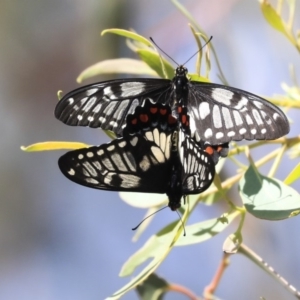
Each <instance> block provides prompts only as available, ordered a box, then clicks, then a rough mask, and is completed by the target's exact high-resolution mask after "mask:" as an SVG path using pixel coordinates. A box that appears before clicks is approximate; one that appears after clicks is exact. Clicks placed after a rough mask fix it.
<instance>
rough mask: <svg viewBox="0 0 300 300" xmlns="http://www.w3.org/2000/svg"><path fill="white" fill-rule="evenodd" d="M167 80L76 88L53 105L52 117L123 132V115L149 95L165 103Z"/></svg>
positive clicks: (78, 124) (124, 80)
mask: <svg viewBox="0 0 300 300" xmlns="http://www.w3.org/2000/svg"><path fill="white" fill-rule="evenodd" d="M170 88H171V86H170V81H169V80H164V79H119V80H109V81H104V82H100V83H95V84H91V85H88V86H84V87H81V88H78V89H76V90H74V91H71V92H70V93H68V94H66V95H65V96H64V97H63V98H62V99H61V100H60V101H59V103H58V104H57V106H56V108H55V116H56V118H57V119H59V120H60V121H62V122H63V123H65V124H67V125H71V126H89V127H92V128H98V127H99V128H102V129H104V130H111V131H113V132H114V133H116V134H117V135H121V134H122V130H123V127H124V125H125V123H126V117H127V115H129V114H133V113H134V111H135V108H136V107H137V106H140V105H142V104H143V102H144V100H145V99H146V98H148V97H149V95H151V97H150V98H153V99H155V102H161V103H168V102H169V101H170V99H171V97H170V95H169V94H170V91H172V90H170Z"/></svg>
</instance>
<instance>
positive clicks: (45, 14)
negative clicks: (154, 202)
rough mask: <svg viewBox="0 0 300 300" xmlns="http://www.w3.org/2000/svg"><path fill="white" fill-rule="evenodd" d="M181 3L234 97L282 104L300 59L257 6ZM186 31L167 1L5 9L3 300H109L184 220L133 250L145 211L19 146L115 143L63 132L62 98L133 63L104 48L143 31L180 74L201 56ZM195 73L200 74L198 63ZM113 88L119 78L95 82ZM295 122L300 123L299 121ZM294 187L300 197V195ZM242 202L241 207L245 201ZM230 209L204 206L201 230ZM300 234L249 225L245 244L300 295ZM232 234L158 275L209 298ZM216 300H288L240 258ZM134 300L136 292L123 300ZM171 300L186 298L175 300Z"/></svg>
mask: <svg viewBox="0 0 300 300" xmlns="http://www.w3.org/2000/svg"><path fill="white" fill-rule="evenodd" d="M182 3H183V4H184V5H185V6H186V7H187V8H188V10H189V11H190V12H192V14H193V16H194V17H195V19H196V21H197V22H198V23H199V25H200V26H201V27H202V28H203V29H204V30H205V31H206V33H207V34H208V35H212V36H213V37H214V38H213V41H212V42H213V44H214V46H215V48H216V50H217V54H218V57H219V59H220V62H221V65H222V67H223V71H224V73H225V75H226V78H227V80H228V81H229V83H230V84H231V85H232V86H235V87H238V88H241V89H245V90H247V91H250V92H252V93H256V94H259V95H272V94H273V93H282V90H281V88H280V83H281V82H282V81H285V82H287V83H289V84H290V83H291V81H290V77H289V73H288V64H289V63H290V62H294V63H296V69H297V68H298V70H299V67H300V65H299V56H298V55H297V53H296V51H295V50H294V48H293V47H292V46H291V45H290V44H289V43H288V41H287V40H286V39H285V38H284V37H283V36H282V35H280V34H279V33H277V32H275V31H274V30H272V29H271V28H270V27H269V26H268V25H267V24H266V22H265V21H264V19H263V17H262V14H261V12H260V9H259V3H258V2H257V1H251V0H241V1H238V0H227V1H219V0H189V1H188V0H187V1H182ZM298 10H299V8H298ZM296 15H297V14H296ZM298 15H299V14H298ZM187 24H188V21H187V20H186V19H185V18H184V17H183V16H182V14H181V13H180V12H179V11H178V10H177V9H176V8H175V7H174V6H173V5H172V3H171V2H169V1H167V0H152V1H139V0H128V1H117V0H110V1H93V0H86V1H80V0H77V1H70V0H61V1H58V0H52V1H46V0H40V1H37V0H27V1H20V0H15V1H6V0H2V2H1V10H0V43H1V44H0V46H1V51H0V78H1V80H0V101H1V109H0V122H1V128H2V129H3V135H2V138H1V150H0V151H1V152H0V154H1V155H0V164H1V168H0V172H1V173H0V176H1V178H0V187H1V199H0V299H22V300H27V299H31V300H33V299H39V300H40V299H43V300H54V299H55V300H58V299H72V300H79V299H104V298H105V297H107V296H109V295H110V294H112V293H113V292H114V291H115V290H117V289H119V288H120V287H121V286H123V285H124V284H126V283H127V282H128V281H129V279H128V278H119V277H118V273H119V270H120V268H121V266H122V264H123V263H124V262H125V260H126V259H127V258H128V257H129V256H130V255H131V254H132V253H133V252H135V251H136V250H137V249H139V248H140V247H141V246H142V245H143V243H144V242H145V241H146V240H147V238H148V237H149V236H150V235H151V234H153V233H155V232H157V231H158V230H159V229H160V228H162V227H163V226H165V225H167V224H168V223H169V222H171V221H173V220H176V219H177V215H176V214H173V213H171V212H170V211H167V210H166V211H163V212H161V213H159V214H158V215H157V216H156V217H155V219H154V222H153V223H152V224H151V226H150V227H149V228H148V229H147V231H146V232H145V234H144V235H143V236H142V238H141V239H140V241H138V242H137V243H132V242H131V238H132V235H133V233H132V231H131V228H132V227H134V226H135V225H136V224H137V223H139V222H140V221H141V219H142V218H143V216H144V214H145V211H143V210H139V209H135V208H132V207H129V206H128V205H126V204H125V203H124V202H122V201H121V200H119V197H118V194H117V193H113V192H103V191H96V190H92V189H88V188H85V187H82V186H79V185H76V184H74V183H72V182H70V181H68V180H67V179H66V178H65V177H63V175H62V174H61V173H60V171H59V169H58V167H57V160H58V157H59V156H60V155H61V154H62V153H63V152H44V153H24V152H22V151H21V150H20V146H21V145H28V144H31V143H35V142H38V141H46V140H68V141H82V142H85V143H89V144H101V143H103V142H105V141H107V140H108V139H107V137H106V136H105V135H104V134H103V133H102V132H101V131H100V130H96V129H95V130H92V129H87V128H74V127H73V128H72V127H68V126H66V125H64V124H62V123H60V122H59V121H57V120H56V119H55V118H54V116H53V111H54V107H55V105H56V103H57V96H56V93H57V91H58V90H60V89H62V90H63V91H64V92H68V91H70V90H71V89H74V88H76V87H77V86H78V85H77V83H76V81H75V79H76V77H77V76H78V75H79V73H80V72H81V71H82V70H83V69H84V68H86V67H87V66H90V65H92V64H94V63H96V62H98V61H100V60H103V59H108V58H116V57H120V56H126V57H129V56H130V57H134V56H133V55H132V53H131V52H130V51H129V50H128V49H127V48H126V45H125V40H124V39H123V38H121V37H117V36H113V35H106V36H104V37H100V32H101V31H102V30H103V29H106V28H113V27H119V28H124V29H129V28H134V29H135V30H136V31H137V32H138V33H140V34H142V35H144V36H146V37H149V36H152V37H153V38H154V39H155V41H156V42H157V43H158V44H159V46H160V47H161V48H162V49H164V50H165V51H166V52H167V53H168V54H169V55H171V57H173V58H174V59H175V60H176V61H178V62H179V63H182V62H184V61H186V60H187V59H188V58H189V57H190V56H191V55H192V54H193V53H194V52H195V50H196V49H197V48H196V44H195V42H194V40H193V36H192V34H191V32H190V30H189V27H188V25H187ZM298 25H299V20H298ZM298 28H299V26H298ZM187 67H188V68H189V69H190V71H194V61H193V60H192V61H191V62H189V63H188V65H187ZM212 67H213V72H212V79H213V80H214V81H217V76H216V67H215V63H214V61H212ZM109 78H113V77H112V76H107V77H98V78H95V80H94V81H96V80H97V81H99V80H104V79H109ZM89 82H92V81H89ZM86 83H87V82H86ZM289 116H290V117H292V118H294V119H297V115H296V113H295V112H292V113H290V114H289ZM297 122H298V124H297ZM297 122H296V123H295V124H293V126H292V134H293V135H295V134H298V133H299V131H298V129H297V128H299V121H298V120H297ZM297 126H298V127H297ZM293 164H295V161H287V162H286V170H284V169H283V170H280V172H278V177H279V178H280V179H283V178H284V177H285V175H286V174H287V172H288V171H289V170H291V168H292V166H293ZM235 170H236V166H235V165H233V164H232V163H228V164H227V165H226V171H227V172H228V173H234V172H235ZM294 187H295V188H296V189H297V190H299V184H298V186H296V185H295V186H294ZM233 197H234V200H235V202H237V201H239V198H238V195H233ZM141 201H143V199H141ZM225 209H226V206H225V203H220V204H219V205H217V206H216V207H204V206H203V205H201V206H199V208H198V210H197V211H195V212H194V214H193V218H192V221H198V222H199V221H200V220H206V219H209V218H211V217H217V216H219V215H221V214H222V212H223V211H224V210H225ZM299 222H300V219H299V217H297V218H293V219H290V220H286V221H282V222H267V221H262V220H257V219H254V218H253V217H251V216H248V217H247V219H246V224H245V228H244V231H243V234H244V241H245V242H246V244H248V245H249V246H250V247H252V248H253V249H254V250H255V251H257V252H258V253H259V254H260V255H261V256H262V257H263V258H264V259H265V260H266V261H267V262H269V263H270V264H271V265H273V266H274V267H275V269H276V270H277V271H278V272H279V273H281V274H282V275H283V276H285V277H286V279H287V280H289V281H290V282H291V283H292V284H294V285H296V286H297V285H298V288H300V285H299V284H300V283H299V274H300V259H299V253H300V242H299V240H300V239H299V238H298V235H299ZM233 230H234V227H231V229H229V230H227V231H226V232H225V233H223V234H221V235H220V236H217V237H215V238H213V239H212V240H210V241H208V242H206V243H203V244H199V245H194V246H190V247H181V248H176V249H174V250H173V251H172V252H171V254H170V255H169V257H168V258H167V259H166V261H165V262H164V263H163V264H162V266H161V267H160V268H159V269H158V274H159V275H161V276H163V277H164V278H165V279H167V280H169V281H171V282H175V283H179V284H182V285H185V286H187V287H188V288H190V289H192V290H193V291H194V292H195V293H197V294H199V295H200V294H201V293H202V291H203V288H204V287H205V286H206V285H207V284H209V282H210V280H211V278H212V276H213V274H214V272H215V271H216V268H217V266H218V263H219V260H220V258H221V256H222V243H223V241H224V239H225V238H226V236H227V235H228V234H230V233H231V232H232V231H233ZM187 234H188V233H187ZM217 295H218V296H219V297H221V298H222V299H231V300H232V299H244V300H248V299H249V300H253V299H259V296H264V297H265V298H266V299H289V297H290V295H289V294H287V292H286V291H285V290H284V289H283V288H282V287H281V286H278V285H276V283H275V281H274V280H273V279H271V278H269V277H268V276H267V275H266V274H264V273H263V272H262V271H261V270H260V269H258V268H257V267H256V266H254V265H253V264H252V263H251V262H249V261H247V260H246V259H245V258H244V257H241V256H239V255H236V256H233V257H232V259H231V265H230V267H229V268H228V269H227V271H226V272H225V275H224V278H223V280H222V282H221V284H220V286H219V287H218V290H217ZM136 298H137V296H136V295H135V293H134V292H131V293H129V294H127V295H126V296H125V297H124V299H136ZM166 299H185V298H184V297H183V296H182V295H175V294H170V295H168V296H167V297H166ZM291 299H292V298H291Z"/></svg>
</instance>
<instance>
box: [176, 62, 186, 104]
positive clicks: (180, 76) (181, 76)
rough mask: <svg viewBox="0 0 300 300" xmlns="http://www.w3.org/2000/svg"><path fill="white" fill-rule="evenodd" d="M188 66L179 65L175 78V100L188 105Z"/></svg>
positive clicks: (177, 102)
mask: <svg viewBox="0 0 300 300" xmlns="http://www.w3.org/2000/svg"><path fill="white" fill-rule="evenodd" d="M187 72H188V70H187V68H185V67H183V66H179V67H178V68H177V69H176V72H175V76H174V78H173V89H174V95H175V99H174V100H175V102H176V104H177V105H186V103H185V102H186V101H187V99H188V92H189V89H188V82H189V80H188V78H187Z"/></svg>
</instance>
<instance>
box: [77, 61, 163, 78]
mask: <svg viewBox="0 0 300 300" xmlns="http://www.w3.org/2000/svg"><path fill="white" fill-rule="evenodd" d="M101 74H134V75H149V76H157V74H156V72H154V71H153V70H152V69H151V68H150V67H149V66H148V65H147V64H146V63H145V62H143V61H140V60H137V59H131V58H116V59H107V60H104V61H101V62H99V63H96V64H94V65H92V66H90V67H88V68H86V69H85V70H83V71H82V72H81V73H80V74H79V76H78V77H77V82H78V83H81V82H82V81H83V80H86V79H88V78H91V77H94V76H97V75H101Z"/></svg>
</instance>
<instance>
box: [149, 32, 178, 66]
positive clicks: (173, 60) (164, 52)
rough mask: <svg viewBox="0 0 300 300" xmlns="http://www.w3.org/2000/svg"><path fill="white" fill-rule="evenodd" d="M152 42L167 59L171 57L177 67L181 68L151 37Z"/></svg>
mask: <svg viewBox="0 0 300 300" xmlns="http://www.w3.org/2000/svg"><path fill="white" fill-rule="evenodd" d="M150 41H151V42H152V43H153V44H154V45H155V46H156V47H157V48H158V49H159V50H160V51H161V52H162V53H163V54H164V55H165V56H167V57H169V58H170V59H171V60H172V61H173V62H174V63H175V64H176V65H177V66H179V64H178V63H177V62H176V61H175V60H174V59H173V58H172V57H171V56H170V55H169V54H168V53H166V52H165V51H164V50H163V49H161V48H160V47H159V46H158V45H157V44H156V43H155V42H154V40H153V38H152V37H151V36H150Z"/></svg>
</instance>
